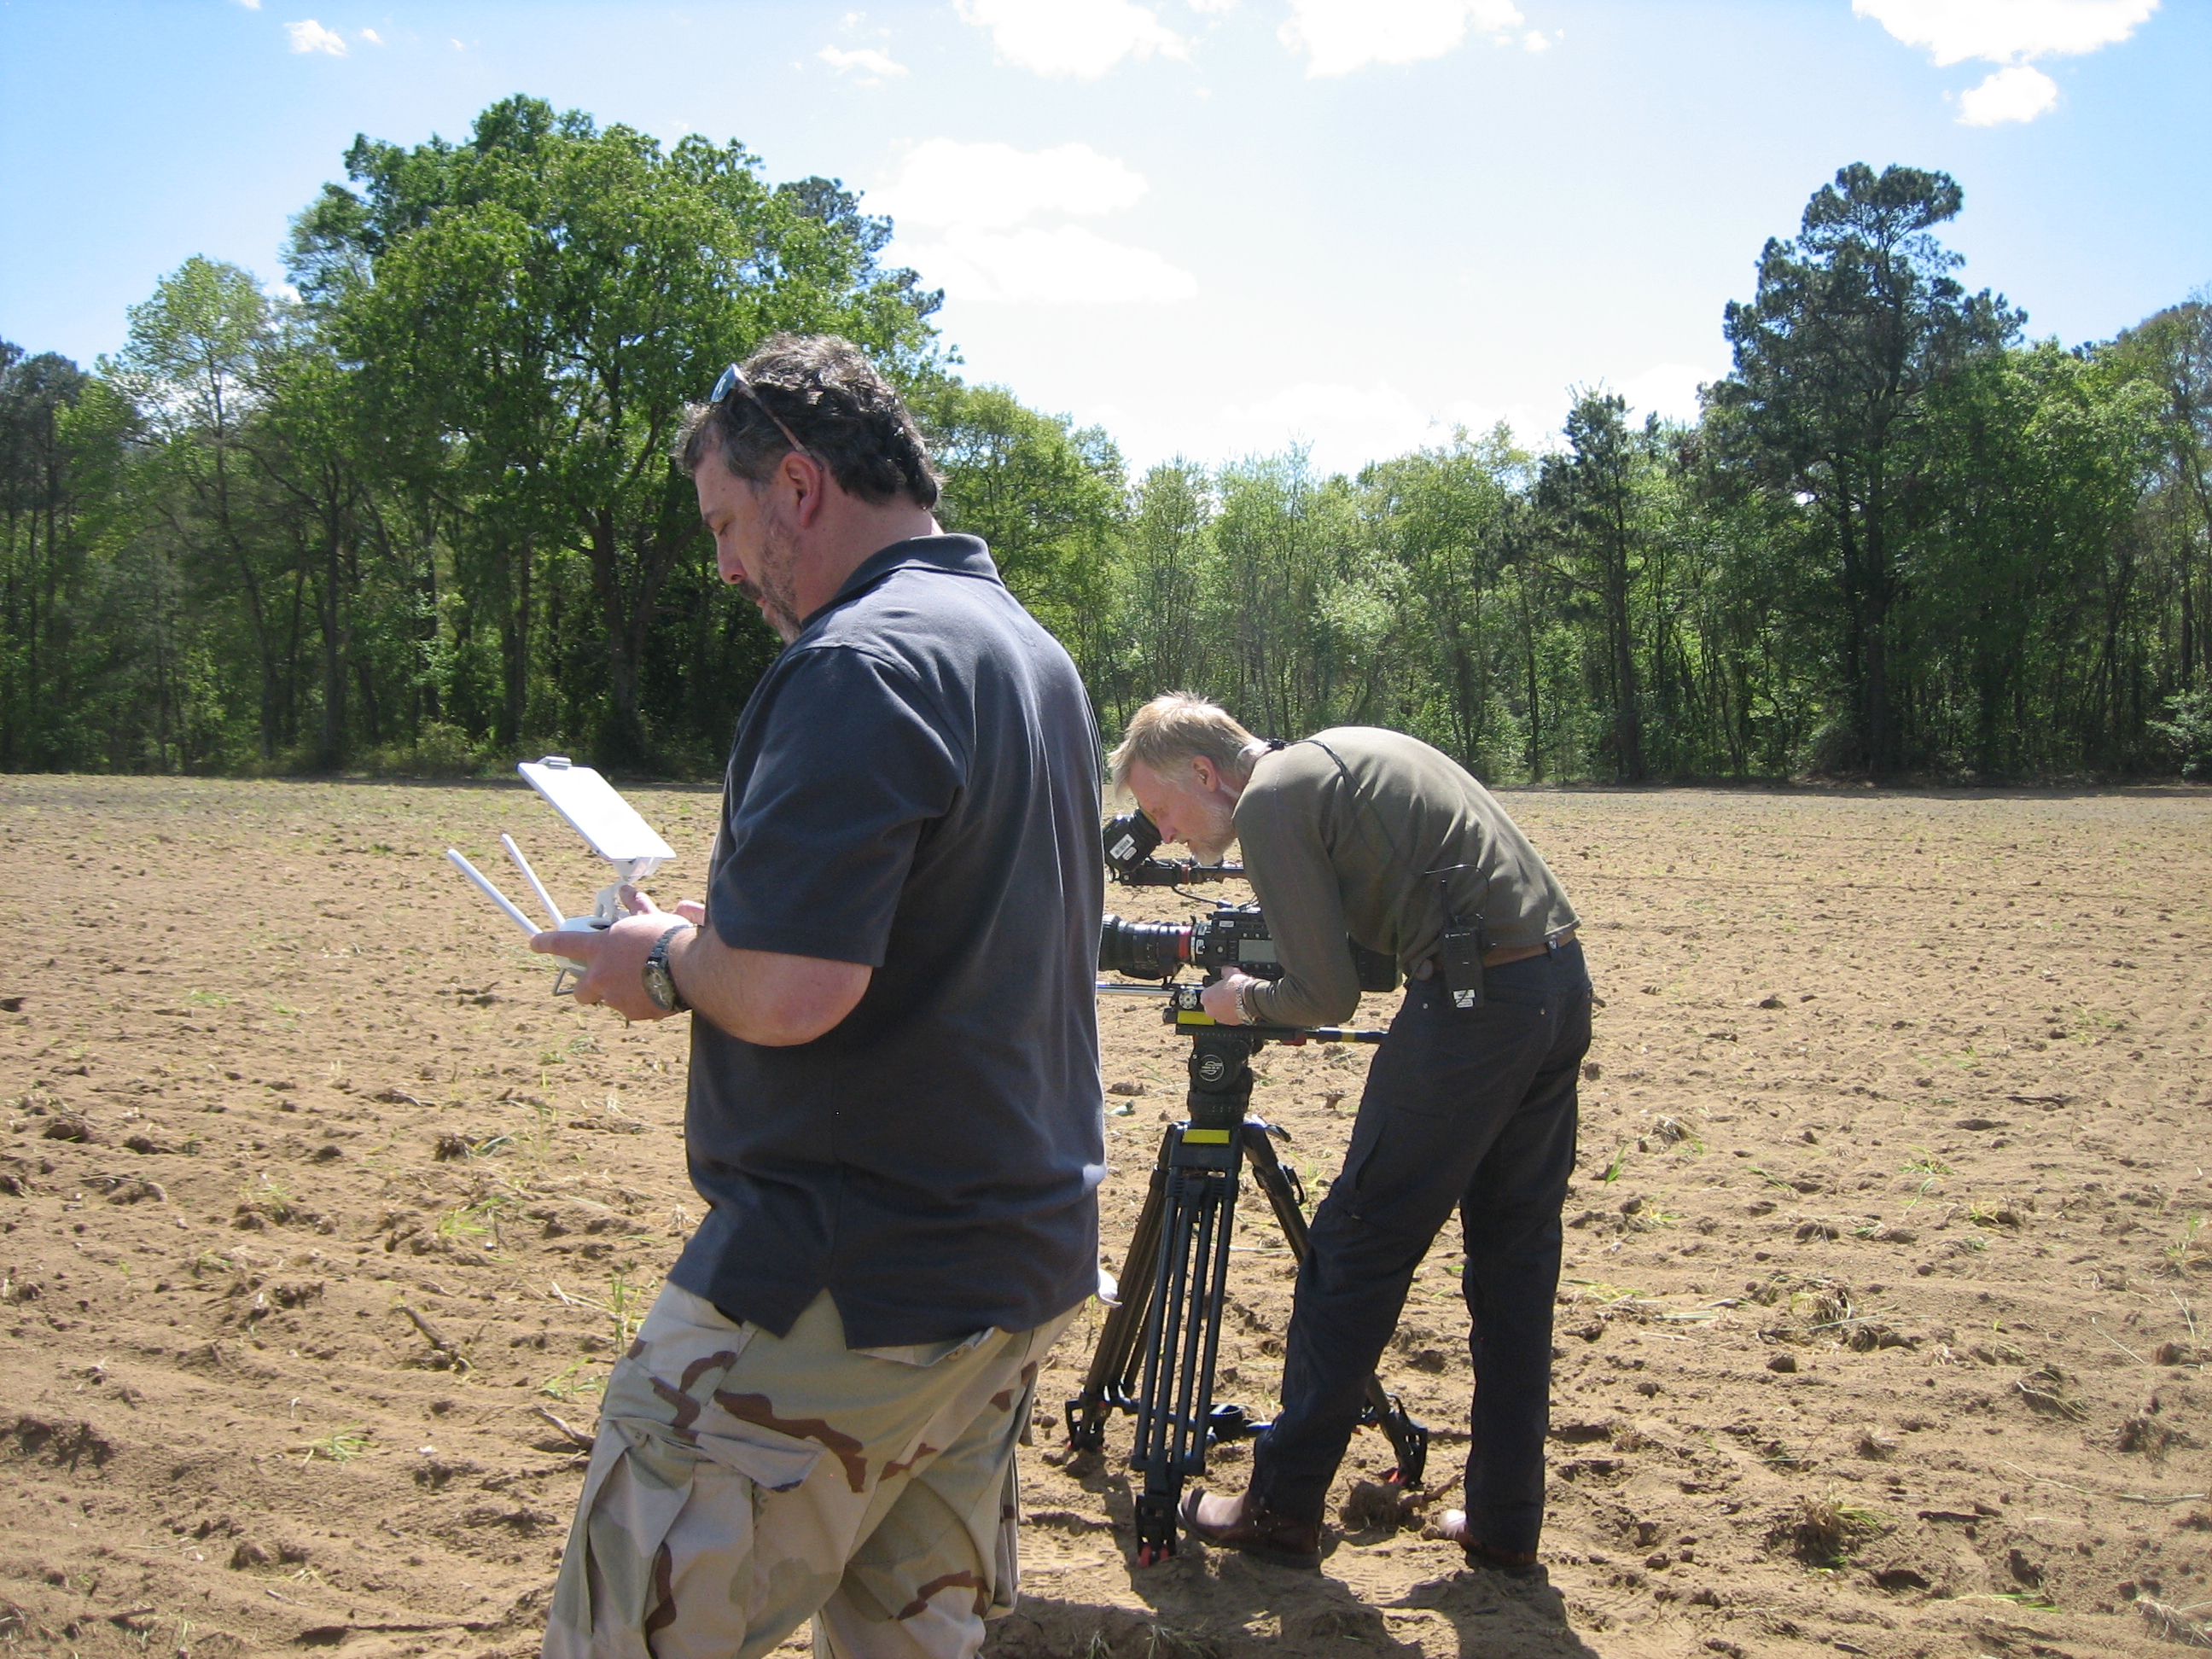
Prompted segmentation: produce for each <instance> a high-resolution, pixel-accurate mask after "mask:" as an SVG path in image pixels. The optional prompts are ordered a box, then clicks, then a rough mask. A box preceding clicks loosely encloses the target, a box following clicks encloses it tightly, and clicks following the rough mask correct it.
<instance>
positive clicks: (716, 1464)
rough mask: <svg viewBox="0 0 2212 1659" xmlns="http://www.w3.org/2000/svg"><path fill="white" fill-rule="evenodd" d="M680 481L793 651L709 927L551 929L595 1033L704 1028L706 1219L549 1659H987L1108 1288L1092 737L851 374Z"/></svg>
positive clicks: (762, 705) (601, 1461)
mask: <svg viewBox="0 0 2212 1659" xmlns="http://www.w3.org/2000/svg"><path fill="white" fill-rule="evenodd" d="M682 460H683V464H684V466H685V467H686V468H688V469H689V470H690V472H691V474H692V478H693V482H694V483H695V484H696V488H697V492H698V497H699V507H700V512H701V513H702V516H703V517H704V519H705V520H706V522H707V526H708V529H709V530H710V531H711V532H713V534H714V541H715V548H716V553H717V557H718V560H719V562H720V569H721V574H722V576H723V578H724V580H727V581H729V582H731V583H732V584H734V585H735V586H738V588H739V589H740V590H741V591H743V592H744V593H745V595H746V597H748V598H749V599H752V600H753V602H754V603H755V604H757V605H758V606H759V607H760V609H761V612H762V614H763V617H766V618H767V619H768V621H769V623H770V624H771V625H772V626H773V627H775V629H776V631H777V632H778V633H779V634H781V635H782V636H783V638H784V639H785V641H787V644H786V647H785V649H784V651H783V653H782V654H781V656H779V657H778V658H777V659H776V660H775V664H774V665H773V666H772V667H770V668H769V671H768V672H767V673H766V674H765V675H764V676H763V678H762V679H761V682H760V684H758V685H757V687H756V688H755V689H754V690H753V693H752V696H751V698H750V701H749V702H747V704H746V706H745V709H744V714H743V715H742V716H741V717H740V719H739V721H738V732H737V739H736V742H735V744H733V746H732V750H731V757H730V764H729V772H728V777H727V782H726V788H725V790H724V793H723V798H722V817H721V826H720V833H719V835H718V836H716V838H715V843H714V860H713V863H712V866H711V869H710V872H709V874H708V894H707V899H706V902H705V903H704V905H703V906H702V905H698V904H684V905H679V906H678V907H677V908H676V910H675V911H674V912H673V913H669V912H664V911H662V910H659V908H656V907H655V906H653V903H652V902H651V901H650V900H648V899H646V898H645V897H643V896H641V895H640V896H636V897H635V899H634V900H633V901H632V902H633V903H634V905H635V912H636V913H635V915H630V916H629V917H626V918H624V919H623V921H619V922H617V924H616V925H615V927H613V928H611V929H610V930H609V931H608V932H607V933H605V935H604V936H602V937H599V938H596V939H595V938H592V937H591V936H589V935H580V934H576V933H542V934H540V935H538V940H539V946H538V948H540V949H546V950H551V951H556V952H558V953H559V954H562V955H564V956H570V957H575V958H576V959H578V960H580V961H583V962H586V963H589V964H590V966H589V971H588V972H586V975H585V976H584V978H583V980H582V981H581V982H580V985H579V986H578V987H577V1000H578V1001H579V1002H584V1003H590V1002H605V1004H607V1005H608V1006H611V1007H612V1008H615V1009H617V1011H618V1012H622V1013H623V1014H625V1015H628V1016H629V1018H633V1019H649V1018H661V1017H664V1016H665V1015H667V1014H670V1013H673V1012H682V1011H685V1010H690V1011H691V1012H692V1015H693V1018H692V1024H691V1073H690V1104H689V1109H688V1111H687V1114H686V1119H685V1153H686V1156H687V1158H688V1159H689V1161H690V1174H691V1179H692V1182H693V1184H694V1185H695V1186H696V1188H698V1190H699V1193H700V1194H701V1195H702V1197H704V1198H705V1199H706V1200H707V1201H708V1205H709V1206H710V1209H709V1212H708V1216H707V1218H706V1220H705V1221H704V1222H703V1223H702V1224H701V1225H700V1228H699V1231H698V1232H697V1233H696V1235H695V1236H694V1237H692V1239H691V1240H690V1243H689V1244H688V1245H687V1246H686V1247H685V1249H684V1252H683V1255H682V1256H681V1257H680V1258H679V1259H678V1261H677V1263H676V1265H675V1267H673V1268H672V1269H671V1271H670V1273H669V1282H668V1285H667V1288H666V1289H665V1290H664V1291H663V1292H662V1293H661V1296H660V1297H659V1300H658V1301H657V1302H656V1303H655V1304H654V1305H653V1311H652V1313H651V1314H650V1315H649V1316H648V1317H647V1320H646V1322H645V1324H644V1325H643V1327H642V1328H641V1330H640V1332H639V1336H638V1340H637V1343H636V1345H635V1346H634V1347H633V1348H632V1349H631V1351H630V1352H629V1354H628V1355H627V1356H625V1357H624V1358H623V1360H622V1361H621V1362H620V1363H619V1364H617V1366H616V1368H615V1370H614V1372H613V1374H612V1376H611V1377H610V1378H609V1380H608V1384H607V1391H606V1396H605V1403H604V1405H603V1407H602V1409H601V1414H600V1420H599V1442H598V1445H597V1447H596V1449H594V1451H593V1453H592V1466H591V1472H590V1474H589V1475H588V1476H587V1477H586V1482H585V1487H584V1492H583V1495H582V1497H581V1498H580V1500H579V1503H578V1507H577V1515H576V1522H575V1526H574V1529H573V1531H572V1532H571V1534H570V1536H569V1540H568V1551H567V1553H566V1555H565V1557H564V1559H563V1560H562V1570H561V1577H560V1582H559V1583H558V1585H557V1587H556V1591H555V1595H554V1601H553V1606H552V1609H551V1614H550V1620H549V1624H548V1627H547V1631H546V1640H545V1652H546V1655H547V1656H548V1659H584V1656H593V1659H612V1656H623V1659H643V1656H645V1655H646V1654H647V1653H648V1652H649V1653H650V1654H651V1655H652V1656H653V1659H709V1656H712V1659H746V1656H751V1655H755V1654H759V1653H763V1652H765V1651H767V1650H769V1649H770V1648H773V1647H775V1645H777V1644H779V1643H780V1642H781V1641H782V1640H783V1639H784V1638H785V1637H786V1636H787V1635H788V1634H789V1633H790V1632H791V1631H792V1630H793V1628H795V1627H796V1626H798V1625H799V1624H800V1623H801V1622H803V1621H804V1620H806V1619H808V1618H809V1617H811V1618H813V1619H814V1620H815V1621H816V1642H817V1651H829V1650H834V1651H835V1652H836V1654H838V1655H840V1656H853V1659H872V1656H890V1655H893V1654H896V1655H901V1656H916V1655H927V1656H944V1659H964V1656H968V1655H971V1654H973V1653H974V1652H975V1650H977V1648H979V1647H980V1646H981V1642H982V1633H983V1626H982V1621H983V1619H984V1617H985V1616H986V1615H987V1614H988V1613H992V1612H994V1611H999V1612H1003V1611H1005V1610H1006V1609H1007V1608H1009V1607H1012V1602H1013V1597H1014V1591H1015V1561H1014V1515H1015V1507H1014V1484H1013V1457H1014V1447H1015V1444H1016V1443H1017V1442H1018V1440H1019V1439H1020V1438H1021V1436H1022V1432H1023V1431H1024V1428H1025V1427H1026V1426H1027V1424H1028V1421H1029V1413H1030V1396H1031V1394H1032V1391H1033V1389H1034V1386H1035V1383H1036V1374H1037V1370H1038V1368H1039V1365H1040V1364H1041V1363H1042V1359H1043V1358H1044V1355H1045V1352H1046V1351H1047V1350H1048V1348H1049V1347H1050V1346H1051V1344H1052V1340H1053V1339H1054V1337H1055V1336H1056V1335H1057V1334H1059V1331H1060V1328H1061V1327H1062V1326H1063V1325H1064V1324H1065V1323H1066V1320H1067V1319H1068V1317H1069V1316H1071V1315H1072V1314H1073V1310H1075V1308H1076V1307H1077V1306H1079V1304H1081V1302H1082V1301H1083V1299H1084V1298H1085V1297H1086V1296H1088V1295H1089V1294H1090V1293H1091V1291H1092V1290H1093V1289H1094V1288H1095V1287H1096V1285H1097V1260H1098V1258H1097V1206H1096V1197H1095V1194H1096V1189H1097V1183H1098V1181H1099V1179H1100V1177H1101V1176H1102V1175H1103V1163H1104V1149H1103V1139H1102V1127H1101V1123H1100V1117H1099V1108H1098V1102H1099V1087H1098V1062H1097V1026H1096V1013H1095V1004H1094V1002H1093V1000H1092V992H1091V983H1092V977H1093V973H1094V970H1095V967H1096V963H1097V940H1098V926H1099V917H1100V913H1101V897H1102V891H1103V886H1102V872H1101V860H1100V854H1099V842H1098V830H1097V822H1098V818H1097V804H1098V787H1099V772H1098V740H1097V732H1096V729H1095V727H1094V726H1093V725H1092V722H1091V712H1090V706H1089V703H1088V702H1087V701H1086V699H1085V695H1084V691H1083V688H1082V684H1081V682H1080V681H1079V679H1078V678H1077V676H1076V672H1075V668H1074V665H1073V663H1071V662H1070V661H1069V659H1068V657H1067V654H1066V652H1064V651H1063V650H1061V649H1060V647H1059V645H1058V644H1056V643H1055V642H1054V641H1053V639H1052V638H1051V636H1050V635H1048V634H1046V633H1045V631H1044V630H1043V629H1042V628H1040V627H1039V626H1038V625H1037V624H1036V622H1035V621H1033V620H1032V619H1031V618H1030V616H1029V615H1028V613H1027V612H1025V611H1023V609H1022V608H1021V606H1020V605H1018V603H1016V601H1015V600H1014V599H1013V597H1012V595H1011V594H1010V593H1008V592H1007V591H1006V587H1005V586H1004V585H1003V584H1002V583H1001V582H1000V580H999V577H998V574H997V572H996V570H995V569H994V568H993V566H992V563H991V559H990V556H989V554H988V553H987V551H986V550H985V549H984V546H983V544H982V543H981V542H980V541H977V540H976V539H975V538H973V537H967V536H948V535H945V534H943V533H942V532H940V531H939V527H938V525H937V522H936V520H935V518H934V516H933V513H932V511H931V508H932V507H933V504H934V503H935V501H936V500H937V480H936V477H935V476H934V474H933V472H932V471H931V469H930V465H929V460H928V457H927V453H926V452H925V450H924V448H923V446H922V442H921V436H920V434H919V433H918V432H917V431H916V429H915V426H914V423H913V421H912V419H911V418H910V417H909V416H908V413H907V411H906V410H905V409H904V407H903V406H902V404H900V402H899V399H898V398H897V397H896V394H895V393H894V392H892V391H891V389H890V387H889V386H887V385H886V384H885V383H884V381H883V380H881V379H880V378H879V377H878V375H877V374H876V373H875V372H874V370H873V369H872V368H870V367H869V365H868V364H867V362H866V360H865V359H863V358H862V357H861V356H860V353H859V352H858V351H856V350H855V349H854V348H852V347H851V346H849V345H848V344H846V343H844V342H842V341H840V340H835V339H829V338H823V337H814V338H793V337H779V338H777V339H775V340H773V341H771V342H769V344H768V345H767V346H765V347H763V349H761V350H760V351H759V352H758V353H757V354H756V355H755V356H753V357H752V358H751V359H750V360H749V361H748V362H746V364H745V365H744V367H743V368H738V367H737V366H735V365H732V368H730V370H729V371H728V372H727V373H726V374H725V375H724V376H723V379H722V382H721V384H720V385H718V386H716V387H715V389H714V397H713V398H712V400H711V401H710V403H709V404H708V405H707V406H706V407H705V408H703V409H702V410H697V411H696V412H695V417H694V420H693V422H692V425H691V427H690V430H689V433H688V435H687V436H686V438H685V440H684V445H683V448H682ZM825 1635H826V1638H827V1644H826V1646H825V1644H824V1638H825Z"/></svg>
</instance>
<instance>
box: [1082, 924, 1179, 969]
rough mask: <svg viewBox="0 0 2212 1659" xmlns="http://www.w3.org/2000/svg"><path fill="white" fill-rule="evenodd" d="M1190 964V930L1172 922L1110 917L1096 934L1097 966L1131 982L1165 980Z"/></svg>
mask: <svg viewBox="0 0 2212 1659" xmlns="http://www.w3.org/2000/svg"><path fill="white" fill-rule="evenodd" d="M1189 960H1190V929H1189V927H1188V926H1184V925H1182V924H1179V923H1176V922H1172V921H1122V920H1121V917H1119V916H1116V915H1109V916H1108V917H1107V918H1106V919H1105V921H1104V923H1103V925H1102V926H1101V927H1100V928H1099V930H1098V966H1099V968H1100V969H1102V970H1103V971H1104V972H1106V973H1109V974H1122V975H1127V977H1129V978H1131V979H1167V978H1170V977H1171V976H1172V975H1174V973H1175V971H1176V969H1178V968H1180V967H1182V965H1183V964H1184V963H1187V962H1188V961H1189Z"/></svg>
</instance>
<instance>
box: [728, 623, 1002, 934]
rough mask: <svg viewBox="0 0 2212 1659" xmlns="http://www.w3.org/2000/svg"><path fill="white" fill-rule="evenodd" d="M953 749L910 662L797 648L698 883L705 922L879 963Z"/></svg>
mask: <svg viewBox="0 0 2212 1659" xmlns="http://www.w3.org/2000/svg"><path fill="white" fill-rule="evenodd" d="M964 773H965V756H964V753H963V752H961V751H959V750H957V748H956V745H955V744H954V743H953V742H952V741H951V738H949V737H948V735H947V733H946V732H945V730H944V729H943V722H942V720H939V718H936V714H935V711H934V710H933V708H931V707H930V706H929V705H928V704H927V701H926V700H925V698H924V697H923V696H922V695H921V688H920V687H919V686H918V685H917V684H915V681H914V679H913V678H912V677H911V676H909V675H907V674H905V673H904V672H903V671H901V670H900V669H899V668H897V667H896V665H893V664H890V663H887V662H884V661H882V660H879V659H877V658H875V657H873V656H872V655H870V654H868V653H866V652H861V651H856V650H853V649H851V648H849V647H837V646H831V647H816V648H814V649H811V650H810V651H808V652H807V653H806V655H805V659H803V660H801V661H799V662H798V663H795V664H793V665H792V668H791V671H789V672H788V673H787V675H786V676H785V677H784V678H783V680H782V684H780V685H779V686H778V687H777V688H776V701H775V708H774V710H773V711H772V712H771V714H770V715H769V726H768V730H767V731H766V732H765V733H764V734H763V740H762V743H761V747H760V751H759V757H758V759H757V762H756V763H755V764H754V766H753V768H752V770H751V772H750V775H749V776H748V778H747V780H746V783H745V788H744V798H743V799H741V800H739V801H738V802H736V803H735V804H734V805H733V806H732V810H731V816H730V818H729V821H728V834H729V838H730V839H729V846H728V848H727V849H726V856H725V857H723V858H722V859H721V860H720V862H719V863H718V864H717V865H716V866H715V869H714V877H713V880H712V882H711V884H710V885H709V887H708V919H709V920H710V921H712V923H713V925H714V932H715V933H716V934H717V936H719V937H720V939H721V941H722V943H723V944H725V945H729V946H730V947H731V948H732V949H733V950H744V951H778V952H781V953H782V954H784V955H787V956H801V957H823V958H825V959H827V960H829V961H833V962H855V963H864V964H866V966H868V967H871V968H876V967H881V966H882V965H883V961H884V947H885V945H886V943H887V942H888V940H889V939H890V929H891V921H892V917H893V915H895V914H896V911H897V908H898V902H899V895H900V893H901V891H902V889H903V888H904V886H905V884H906V877H907V872H908V868H909V867H910V866H911V865H912V864H913V861H914V852H915V845H916V843H917V842H918V841H919V839H920V837H921V835H922V833H923V831H924V830H925V829H926V828H927V826H928V825H929V824H930V823H932V822H933V821H934V820H936V819H938V818H940V817H943V816H944V815H945V812H946V811H949V810H950V809H951V805H952V803H953V801H954V799H956V798H957V794H958V793H959V790H960V788H961V786H962V784H963V781H964Z"/></svg>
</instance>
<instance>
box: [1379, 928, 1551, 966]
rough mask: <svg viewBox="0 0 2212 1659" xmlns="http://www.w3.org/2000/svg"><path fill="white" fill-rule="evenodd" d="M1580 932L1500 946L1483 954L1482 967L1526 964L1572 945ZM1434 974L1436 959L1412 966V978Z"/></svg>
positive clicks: (1432, 958)
mask: <svg viewBox="0 0 2212 1659" xmlns="http://www.w3.org/2000/svg"><path fill="white" fill-rule="evenodd" d="M1580 931H1581V929H1580V928H1577V927H1570V928H1568V929H1567V930H1566V932H1565V933H1561V934H1559V936H1558V937H1557V938H1555V939H1547V940H1546V941H1545V942H1544V943H1543V944H1541V945H1499V946H1498V948H1497V949H1496V950H1494V951H1484V952H1483V956H1482V965H1483V966H1484V967H1486V968H1503V967H1504V966H1505V964H1506V963H1509V962H1527V961H1528V960H1529V958H1531V957H1544V956H1549V955H1550V954H1551V953H1552V952H1553V951H1556V950H1558V949H1559V947H1560V946H1561V945H1572V944H1573V943H1574V942H1575V935H1576V934H1577V933H1579V932H1580ZM1436 973H1437V959H1436V958H1435V957H1429V958H1428V959H1427V960H1426V961H1425V962H1421V963H1416V964H1415V965H1414V968H1413V978H1415V979H1433V978H1435V977H1436Z"/></svg>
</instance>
